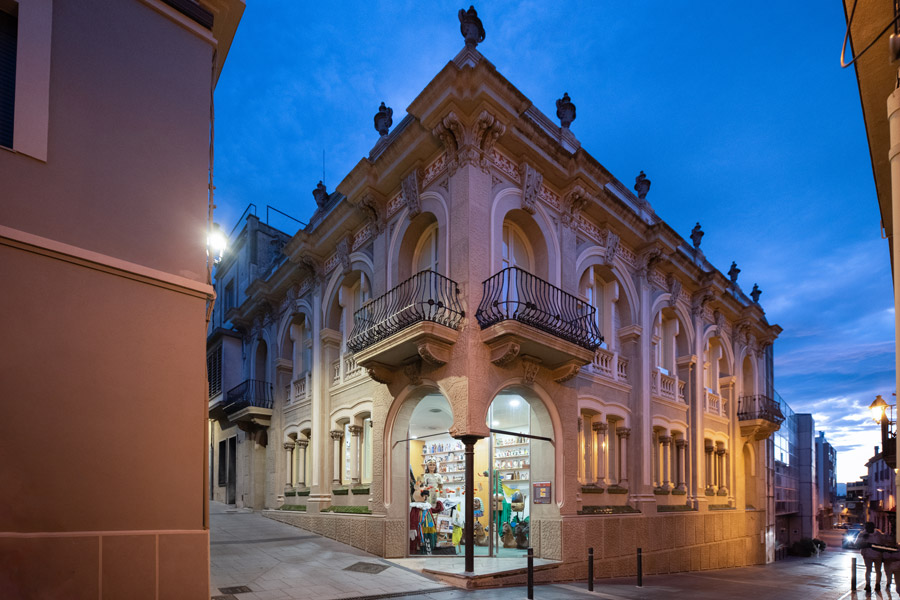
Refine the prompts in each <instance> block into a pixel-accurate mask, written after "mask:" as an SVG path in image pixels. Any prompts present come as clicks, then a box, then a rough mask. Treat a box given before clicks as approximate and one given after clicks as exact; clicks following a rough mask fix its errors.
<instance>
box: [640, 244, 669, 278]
mask: <svg viewBox="0 0 900 600" xmlns="http://www.w3.org/2000/svg"><path fill="white" fill-rule="evenodd" d="M664 259H665V255H664V254H663V250H662V247H661V246H660V244H659V243H654V244H651V245H650V246H648V247H646V248H644V249H643V250H642V251H641V252H640V254H638V277H640V278H641V279H642V280H644V281H649V278H650V272H651V271H652V270H653V267H655V266H656V265H657V264H659V263H660V262H661V261H663V260H664Z"/></svg>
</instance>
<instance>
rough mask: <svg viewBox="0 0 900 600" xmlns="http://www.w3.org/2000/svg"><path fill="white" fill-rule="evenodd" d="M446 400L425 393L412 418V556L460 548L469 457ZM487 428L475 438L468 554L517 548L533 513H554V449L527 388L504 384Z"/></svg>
mask: <svg viewBox="0 0 900 600" xmlns="http://www.w3.org/2000/svg"><path fill="white" fill-rule="evenodd" d="M452 424H453V417H452V412H451V409H450V404H449V403H448V402H447V400H446V398H444V396H442V395H441V394H439V393H432V394H428V395H426V396H424V397H423V398H422V399H421V400H420V401H419V402H418V403H417V404H416V406H415V408H414V410H413V411H412V414H411V415H410V420H409V431H408V436H407V439H406V446H407V457H408V465H409V503H408V506H409V511H408V517H409V531H410V535H409V538H410V543H409V550H408V553H409V556H423V555H424V556H448V555H449V556H462V555H463V554H465V550H466V547H465V535H464V528H465V523H466V503H465V500H466V489H467V485H466V484H467V477H466V468H465V465H466V458H465V446H464V444H463V441H461V440H458V439H454V438H453V437H451V436H450V433H449V429H450V427H451V425H452ZM487 425H488V427H489V428H490V430H491V435H490V437H489V438H487V439H482V440H478V441H477V442H476V443H475V444H474V456H473V464H472V474H473V480H472V485H471V489H472V497H473V501H472V504H473V507H472V523H473V529H474V533H473V544H472V546H473V554H474V555H475V556H499V557H506V556H520V555H524V554H525V553H526V551H527V548H528V547H529V546H530V545H531V531H532V523H534V522H535V519H538V520H539V519H541V518H546V517H550V516H554V515H558V514H559V511H558V508H557V505H556V501H555V499H554V498H553V481H554V472H555V450H554V442H553V434H552V423H551V421H550V415H549V413H548V411H547V409H546V407H545V406H544V404H543V403H542V402H541V401H540V399H538V398H537V397H536V396H534V394H533V392H532V391H531V390H529V389H527V388H523V389H517V388H507V389H504V390H503V391H502V392H500V393H499V394H498V395H497V396H496V397H495V398H494V401H493V402H492V403H491V406H490V408H489V409H488V413H487Z"/></svg>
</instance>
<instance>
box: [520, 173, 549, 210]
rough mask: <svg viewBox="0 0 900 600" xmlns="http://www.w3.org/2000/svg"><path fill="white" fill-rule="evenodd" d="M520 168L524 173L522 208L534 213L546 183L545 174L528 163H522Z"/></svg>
mask: <svg viewBox="0 0 900 600" xmlns="http://www.w3.org/2000/svg"><path fill="white" fill-rule="evenodd" d="M519 170H520V171H521V173H522V210H524V211H525V212H527V213H528V214H531V215H533V214H534V211H535V210H536V207H537V199H538V196H539V195H540V193H541V186H542V185H543V184H544V176H543V175H541V174H540V172H539V171H538V170H537V169H535V168H534V167H532V166H531V165H529V164H528V163H522V166H521V167H519Z"/></svg>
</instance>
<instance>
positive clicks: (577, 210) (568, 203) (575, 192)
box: [561, 185, 590, 229]
mask: <svg viewBox="0 0 900 600" xmlns="http://www.w3.org/2000/svg"><path fill="white" fill-rule="evenodd" d="M589 199H590V197H589V196H588V195H587V192H585V191H584V188H583V187H581V186H580V185H576V186H575V187H573V188H572V189H571V191H569V193H568V194H566V197H565V199H564V200H563V213H562V217H561V218H562V223H563V225H566V226H567V227H571V228H572V229H576V228H577V227H578V217H579V216H580V215H581V211H582V210H584V207H585V206H587V204H588V200H589Z"/></svg>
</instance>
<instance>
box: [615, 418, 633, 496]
mask: <svg viewBox="0 0 900 600" xmlns="http://www.w3.org/2000/svg"><path fill="white" fill-rule="evenodd" d="M616 435H618V436H619V485H620V486H622V487H627V486H628V436H629V435H631V429H630V428H628V427H622V428H619V429H616Z"/></svg>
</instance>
